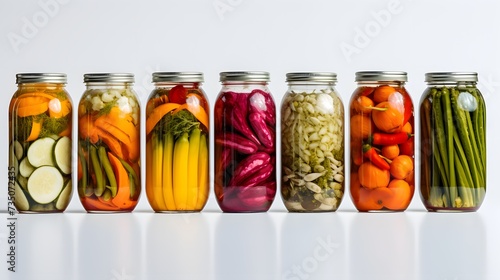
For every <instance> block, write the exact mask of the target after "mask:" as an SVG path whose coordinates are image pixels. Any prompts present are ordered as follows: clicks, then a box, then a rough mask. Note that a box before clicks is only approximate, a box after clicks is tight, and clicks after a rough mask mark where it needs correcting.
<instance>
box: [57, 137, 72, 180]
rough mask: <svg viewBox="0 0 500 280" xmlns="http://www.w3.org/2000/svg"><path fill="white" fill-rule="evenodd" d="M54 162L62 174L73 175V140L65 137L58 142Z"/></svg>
mask: <svg viewBox="0 0 500 280" xmlns="http://www.w3.org/2000/svg"><path fill="white" fill-rule="evenodd" d="M53 157H54V162H55V164H56V166H57V168H59V170H61V172H62V173H64V174H66V175H68V174H70V173H71V139H70V138H69V137H67V136H63V137H61V138H59V140H57V142H56V144H55V145H54V152H53Z"/></svg>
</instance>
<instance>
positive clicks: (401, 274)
mask: <svg viewBox="0 0 500 280" xmlns="http://www.w3.org/2000/svg"><path fill="white" fill-rule="evenodd" d="M349 232H350V236H349V237H350V238H349V239H350V240H349V256H350V257H349V260H350V261H349V266H350V279H353V280H357V279H360V280H366V279H370V280H373V279H381V280H382V279H383V280H390V279H395V280H401V279H405V280H408V279H415V271H416V270H415V247H416V245H415V237H414V229H413V228H412V226H411V223H410V221H409V218H408V217H407V215H406V214H405V213H359V214H357V215H356V216H355V217H354V218H353V220H352V226H351V229H350V231H349ZM442 280H444V279H442Z"/></svg>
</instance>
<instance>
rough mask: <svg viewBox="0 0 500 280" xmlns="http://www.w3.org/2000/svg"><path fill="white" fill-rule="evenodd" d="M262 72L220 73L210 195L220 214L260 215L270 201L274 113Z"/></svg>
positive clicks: (273, 180)
mask: <svg viewBox="0 0 500 280" xmlns="http://www.w3.org/2000/svg"><path fill="white" fill-rule="evenodd" d="M268 81H269V74H268V73H267V72H223V73H221V82H222V83H223V87H222V90H221V92H220V93H219V96H218V97H217V101H216V103H215V109H214V124H215V155H214V158H215V162H214V163H215V166H214V169H215V195H216V199H217V202H218V203H219V206H220V208H221V209H222V210H223V211H224V212H265V211H267V210H268V209H269V207H271V204H272V202H273V201H274V197H275V195H276V107H275V104H274V100H273V98H272V96H271V94H270V92H269V90H268V88H267V83H268Z"/></svg>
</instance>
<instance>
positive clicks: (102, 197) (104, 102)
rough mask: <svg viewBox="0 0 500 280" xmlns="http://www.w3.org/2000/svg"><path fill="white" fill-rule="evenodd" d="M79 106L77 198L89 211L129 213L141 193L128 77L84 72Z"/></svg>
mask: <svg viewBox="0 0 500 280" xmlns="http://www.w3.org/2000/svg"><path fill="white" fill-rule="evenodd" d="M84 82H85V83H86V86H87V89H86V91H85V92H84V94H83V96H82V98H81V100H80V104H79V107H78V170H79V173H80V172H81V176H80V174H79V176H78V195H79V197H80V200H81V202H82V204H83V207H84V208H85V209H86V210H87V211H88V212H130V211H132V210H134V208H135V206H136V205H137V201H138V199H139V195H140V192H141V179H140V166H139V161H140V137H139V135H140V133H139V126H140V109H139V102H138V100H137V96H136V93H135V92H134V90H133V89H132V86H133V83H134V75H133V74H122V73H93V74H85V75H84Z"/></svg>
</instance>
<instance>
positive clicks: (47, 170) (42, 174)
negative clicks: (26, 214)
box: [28, 166, 64, 204]
mask: <svg viewBox="0 0 500 280" xmlns="http://www.w3.org/2000/svg"><path fill="white" fill-rule="evenodd" d="M63 184H64V179H63V176H62V175H61V173H60V172H59V170H57V168H55V167H52V166H42V167H39V168H37V169H35V171H33V173H32V174H31V176H30V178H29V179H28V192H29V194H30V195H31V197H32V198H33V200H34V201H36V202H38V203H40V204H47V203H50V202H52V201H54V199H56V198H57V197H58V196H59V193H60V192H61V190H62V188H63Z"/></svg>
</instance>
